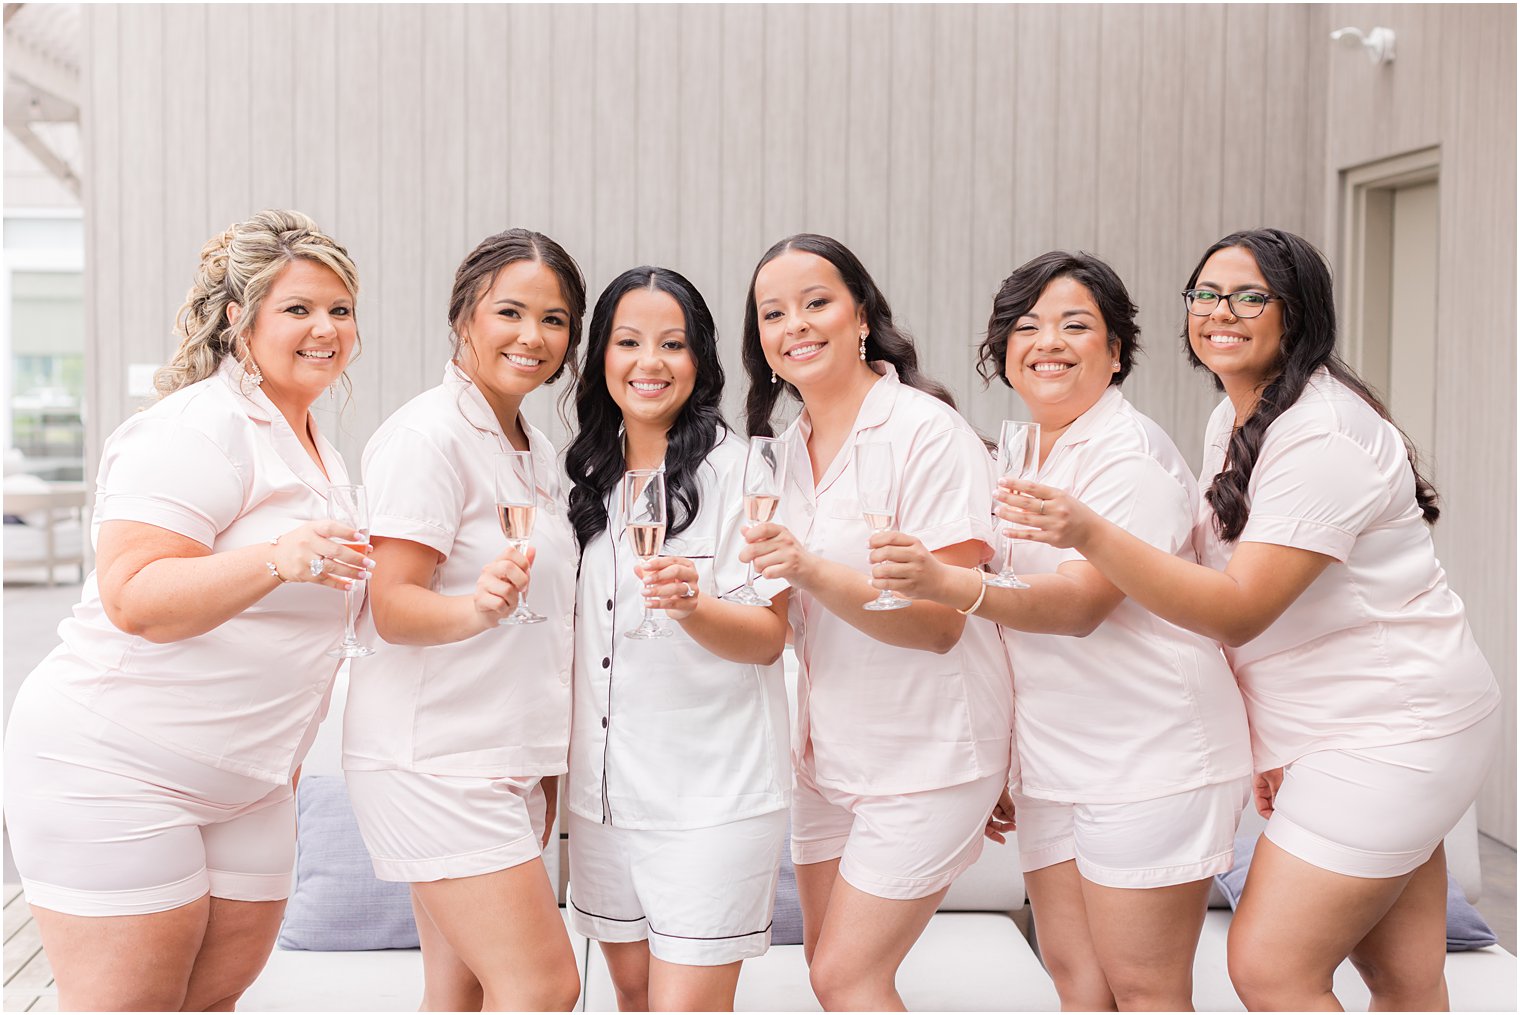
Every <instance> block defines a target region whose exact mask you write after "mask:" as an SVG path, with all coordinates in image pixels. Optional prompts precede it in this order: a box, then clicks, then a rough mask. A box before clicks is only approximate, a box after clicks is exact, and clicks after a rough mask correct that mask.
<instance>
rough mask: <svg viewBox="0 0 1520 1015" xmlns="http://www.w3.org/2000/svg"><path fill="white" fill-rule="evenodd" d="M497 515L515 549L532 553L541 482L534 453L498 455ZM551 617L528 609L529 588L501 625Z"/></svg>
mask: <svg viewBox="0 0 1520 1015" xmlns="http://www.w3.org/2000/svg"><path fill="white" fill-rule="evenodd" d="M495 467H496V515H497V517H498V519H500V521H501V532H502V535H504V536H506V537H507V542H508V543H509V544H510V545H511V547H512V549H514V550H517V551H518V552H519V553H527V552H528V540H529V539H530V538H531V537H532V535H533V517H534V515H535V514H537V513H538V512H537V506H538V482H537V477H536V476H535V475H534V472H533V452H531V451H503V452H500V453H498V454H497V455H496V462H495ZM545 619H547V618H545V617H543V616H541V615H539V614H537V613H534V612H533V611H532V610H530V609H528V590H527V589H523V590H522V592H520V593H518V596H517V609H515V610H513V611H512V612H511V613H509V614H507V615H506V616H505V617H503V618H501V620H500V621H499V622H498V623H500V624H503V625H505V624H541V623H543V622H544V620H545Z"/></svg>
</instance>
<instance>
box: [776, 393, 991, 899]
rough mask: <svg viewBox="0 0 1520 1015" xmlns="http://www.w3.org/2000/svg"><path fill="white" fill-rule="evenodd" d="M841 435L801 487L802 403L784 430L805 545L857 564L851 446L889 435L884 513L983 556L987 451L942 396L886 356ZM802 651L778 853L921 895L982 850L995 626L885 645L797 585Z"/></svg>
mask: <svg viewBox="0 0 1520 1015" xmlns="http://www.w3.org/2000/svg"><path fill="white" fill-rule="evenodd" d="M871 366H872V369H874V370H875V371H876V372H877V373H879V374H882V376H881V378H880V379H879V380H878V381H877V382H876V383H875V385H873V386H872V388H871V390H870V392H869V393H868V394H867V395H866V398H865V401H864V402H863V403H862V405H861V407H860V412H859V414H858V416H857V417H856V420H855V425H854V427H853V429H852V431H851V433H850V436H849V438H848V439H847V440H846V441H845V442H844V445H843V446H842V447H841V448H840V450H839V453H838V454H837V455H836V456H835V458H834V460H833V462H831V463H830V464H829V466H828V469H827V471H826V472H825V473H824V475H823V477H822V479H821V480H820V481H819V482H818V483H817V484H816V485H815V484H814V482H813V471H812V465H811V463H810V461H809V458H808V453H807V440H808V435H809V434H810V433H811V430H812V425H811V420H810V419H809V417H808V414H807V412H806V410H804V411H803V413H802V415H801V416H800V417H799V418H798V419H797V420H796V422H794V423H793V424H792V426H791V427H790V428H788V430H787V431H786V433H785V434H784V435H783V436H784V437H785V439H786V440H787V441H789V442H790V451H789V454H790V478H789V482H788V484H787V487H786V491H785V495H784V496H783V498H782V504H781V514H782V522H783V524H785V525H786V526H787V527H788V528H789V529H791V531H792V533H793V534H794V535H795V536H796V538H797V539H798V541H799V542H801V543H803V544H804V545H806V546H807V548H808V549H809V550H810V551H811V552H813V553H816V554H818V555H819V556H821V557H823V558H825V559H827V560H831V561H834V562H837V563H842V564H845V565H847V566H849V567H851V568H853V569H855V570H856V571H859V572H861V573H862V574H865V575H869V573H870V569H871V565H870V552H871V551H870V546H869V540H870V537H871V530H870V529H869V527H868V526H867V525H866V522H865V519H864V518H863V517H862V515H861V509H860V497H859V495H858V492H857V487H856V481H855V467H854V455H853V449H854V447H855V445H856V444H859V443H864V442H877V441H881V442H887V443H890V444H891V445H892V449H893V457H894V459H895V460H896V461H897V462H898V463H899V465H898V469H899V472H898V487H897V488H898V504H897V517H896V519H895V522H894V524H895V525H896V527H897V529H898V530H899V531H902V532H905V533H907V534H908V535H911V536H916V537H917V538H918V539H920V540H922V541H923V544H924V546H925V547H927V548H928V549H930V550H939V549H943V548H945V547H949V546H955V545H957V544H960V543H964V542H967V541H975V542H978V543H980V544H981V546H982V554H981V555H982V559H983V560H984V561H985V560H987V559H989V558H990V557H991V555H992V545H993V542H994V540H995V539H996V536H995V535H994V532H993V526H992V489H993V484H994V481H995V478H996V477H995V474H994V470H993V463H992V458H991V456H990V455H988V453H987V449H986V447H985V445H983V443H982V441H981V438H979V437H978V436H977V435H976V433H975V432H974V431H973V430H972V429H971V427H970V426H969V425H967V423H966V421H965V420H964V419H962V418H961V417H960V415H959V414H958V413H956V411H955V410H954V409H952V408H950V406H948V405H946V404H945V403H943V402H941V401H940V400H939V399H937V398H935V397H933V396H932V395H929V394H926V393H925V392H922V391H919V390H917V389H916V388H912V387H909V386H907V385H905V384H902V383H901V382H900V381H899V380H898V377H897V374H896V371H895V370H894V369H893V368H892V367H891V365H890V364H887V363H872V364H871ZM790 615H791V623H792V630H793V632H794V637H795V643H796V649H797V658H798V662H799V664H800V667H799V680H798V689H797V694H798V700H797V731H796V736H795V738H794V746H793V752H794V754H793V760H794V765H795V768H796V779H797V785H796V790H795V794H794V802H793V807H792V859H793V861H794V862H795V863H797V864H810V863H820V862H823V861H825V860H833V859H839V861H840V865H839V872H840V876H842V877H843V878H844V879H845V880H846V881H848V882H849V883H850V884H851V885H853V886H854V887H856V888H858V889H860V890H861V891H863V892H867V893H869V894H872V895H875V896H878V897H880V898H887V899H919V898H924V897H927V896H930V895H933V894H934V893H935V892H938V891H940V890H941V889H943V888H946V887H948V886H949V885H950V883H951V882H952V881H954V880H955V878H956V877H957V876H959V874H960V873H961V872H962V871H963V870H965V869H966V868H967V867H969V866H970V865H971V864H972V863H973V862H974V861H975V860H976V858H977V857H978V856H980V855H981V850H982V832H983V829H984V827H985V825H986V821H987V818H988V817H989V816H990V815H991V813H992V808H993V805H994V804H996V802H997V799H998V796H999V795H1000V794H1001V793H1002V791H1003V788H1004V786H1005V785H1006V784H1007V781H1008V774H1009V766H1010V763H1011V761H1012V723H1013V716H1012V710H1013V687H1012V678H1011V676H1010V674H1009V668H1008V659H1007V656H1006V655H1005V654H1004V651H1003V644H1002V640H1001V637H1000V635H999V629H998V626H997V625H996V624H994V623H992V622H991V621H986V620H980V619H978V618H976V617H968V618H967V619H966V626H965V630H964V632H963V634H962V635H961V638H960V641H959V642H958V643H957V644H956V645H955V647H953V648H952V649H950V651H948V652H946V653H944V654H943V655H941V654H937V653H935V652H930V651H927V650H919V649H909V648H900V647H898V646H894V645H888V644H885V643H883V642H880V641H877V640H876V639H874V638H872V637H870V636H868V635H866V634H864V633H862V632H861V631H860V630H859V629H857V628H855V627H853V626H851V625H850V624H849V623H848V622H846V621H845V620H843V619H842V618H840V617H837V616H835V615H834V614H833V613H831V612H829V611H828V610H827V609H825V608H824V606H823V605H822V604H821V603H819V602H818V601H817V600H816V599H814V598H813V597H812V596H811V595H809V594H807V593H806V592H805V591H803V590H800V589H799V590H795V591H794V592H793V593H792V597H791V600H790Z"/></svg>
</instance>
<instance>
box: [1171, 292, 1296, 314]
mask: <svg viewBox="0 0 1520 1015" xmlns="http://www.w3.org/2000/svg"><path fill="white" fill-rule="evenodd" d="M1276 299H1277V297H1276V296H1268V295H1267V294H1266V293H1264V292H1258V291H1257V290H1255V289H1242V290H1241V291H1240V292H1238V293H1216V292H1215V291H1214V290H1212V289H1185V290H1183V293H1182V300H1183V302H1184V303H1186V304H1187V312H1188V313H1190V314H1192V315H1193V316H1194V317H1207V316H1209V315H1210V314H1212V313H1213V312H1214V310H1215V308H1216V307H1218V306H1219V301H1220V300H1224V301H1225V302H1227V303H1228V304H1229V305H1230V313H1232V314H1234V315H1235V316H1236V317H1246V318H1250V317H1260V316H1261V312H1262V311H1263V310H1265V309H1267V304H1268V303H1271V302H1272V301H1273V300H1276Z"/></svg>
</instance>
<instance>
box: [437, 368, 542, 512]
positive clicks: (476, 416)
mask: <svg viewBox="0 0 1520 1015" xmlns="http://www.w3.org/2000/svg"><path fill="white" fill-rule="evenodd" d="M443 389H444V390H445V391H447V392H448V393H449V394H450V395H452V396H454V404H455V405H456V406H457V407H458V408H459V413H460V415H461V416H463V417H464V420H465V422H466V423H468V424H470V426H471V427H473V428H474V429H475V430H476V431H477V432H478V433H480V434H481V435H482V436H484V437H489V438H492V439H494V440H495V441H496V443H497V445H498V448H499V450H501V451H509V450H511V445H510V444H508V443H507V439H506V435H505V434H503V433H502V432H501V421H500V420H498V419H497V418H496V410H495V409H492V408H491V404H490V403H489V402H487V401H486V396H485V395H483V394H481V393H480V388H478V387H477V386H476V385H475V382H474V381H473V380H471V379H470V375H469V374H467V373H465V372H464V371H463V370H462V369H460V367H459V364H458V363H455V362H454V361H453V360H449V362H448V363H447V364H446V365H445V366H444V368H443ZM517 422H518V424H519V425H520V426H521V427H522V431H523V433H524V434H526V435H527V437H528V450H529V451H530V452H532V454H533V471H534V473H535V478H536V479H537V481H538V491H539V494H540V497H539V507H540V508H544V509H546V510H548V511H549V512H551V513H553V512H554V511H555V505H556V503H557V498H558V487H559V484H558V482H557V470H558V468H559V465H558V458H557V456H556V454H555V451H554V445H553V444H552V443H550V441H549V438H548V437H546V436H545V435H544V434H541V433H539V432H538V430H536V429H535V428H534V427H533V425H532V424H531V423H529V422H528V419H527V417H526V416H524V415H523V414H522V411H521V410H518V413H517Z"/></svg>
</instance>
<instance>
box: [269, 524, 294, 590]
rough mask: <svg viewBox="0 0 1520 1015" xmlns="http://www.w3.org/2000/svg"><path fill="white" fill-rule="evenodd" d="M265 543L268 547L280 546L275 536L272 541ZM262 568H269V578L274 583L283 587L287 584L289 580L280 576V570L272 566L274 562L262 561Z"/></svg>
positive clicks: (278, 539)
mask: <svg viewBox="0 0 1520 1015" xmlns="http://www.w3.org/2000/svg"><path fill="white" fill-rule="evenodd" d="M267 542H268V543H269V545H270V546H279V545H280V537H279V536H275V537H274V538H273V539H270V540H267ZM264 566H265V567H267V568H269V577H271V578H273V579H274V580H275V581H277V582H279V583H280V584H281V585H284V584H285V583H286V582H288V581H290V580H291V579H289V578H286V577H285V576H284V575H282V574H280V569H279V568H277V567H275V566H274V561H272V560H266V561H264Z"/></svg>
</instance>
